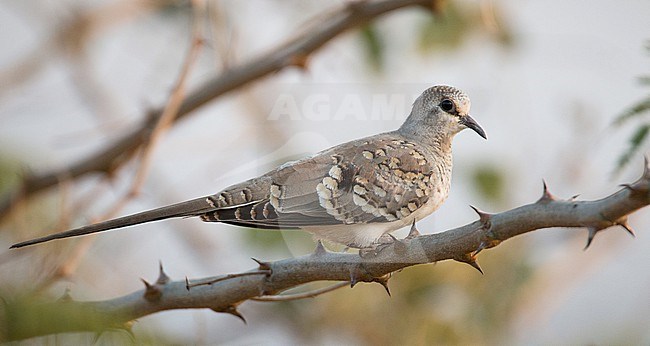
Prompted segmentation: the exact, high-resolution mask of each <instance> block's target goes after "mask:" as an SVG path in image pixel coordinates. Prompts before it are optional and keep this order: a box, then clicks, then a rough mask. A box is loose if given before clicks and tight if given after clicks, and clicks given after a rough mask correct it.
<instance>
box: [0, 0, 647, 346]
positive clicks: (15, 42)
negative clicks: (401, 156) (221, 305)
mask: <svg viewBox="0 0 650 346" xmlns="http://www.w3.org/2000/svg"><path fill="white" fill-rule="evenodd" d="M196 3H198V2H196ZM346 4H348V2H346V1H333V2H324V1H316V0H313V1H295V0H268V1H261V0H260V1H257V0H252V1H234V0H232V1H207V2H206V3H205V4H204V6H203V7H202V11H196V10H194V11H193V8H192V6H191V3H190V2H187V1H143V0H137V1H136V0H96V1H77V0H65V1H19V0H7V1H3V2H2V3H0V23H2V24H0V28H1V29H0V46H1V47H4V48H3V49H1V50H0V193H3V195H2V198H3V200H5V201H6V200H7V199H8V198H10V196H12V194H14V193H15V192H16V191H17V188H18V186H19V183H20V181H21V177H22V176H24V175H25V174H27V173H30V172H31V173H42V172H50V171H56V170H60V169H64V168H66V167H69V166H71V165H72V164H73V163H75V162H77V161H78V160H80V159H82V158H85V157H88V156H89V155H93V154H94V153H96V152H97V151H98V150H100V149H102V148H104V147H106V146H107V145H109V144H111V143H114V142H115V141H116V140H117V139H119V138H121V136H122V135H124V134H125V133H127V132H129V131H131V130H132V129H133V128H134V127H137V126H139V125H140V124H141V122H142V121H143V119H145V118H146V116H147V113H148V112H149V111H150V110H151V109H153V108H159V107H162V106H163V105H164V104H165V103H166V102H167V100H168V99H169V97H170V93H171V91H172V89H173V86H174V83H175V80H176V79H177V78H178V75H179V73H180V71H181V68H182V65H183V61H184V59H185V56H186V55H187V52H188V50H189V48H190V43H191V42H190V41H191V40H190V37H191V35H192V30H193V29H192V27H193V25H196V23H197V19H196V17H195V19H194V20H193V13H199V14H200V17H198V18H199V19H198V23H199V24H198V26H199V27H200V30H201V32H202V36H203V39H204V40H205V44H204V45H203V47H202V48H201V50H200V51H199V55H198V59H197V61H196V63H195V64H194V65H193V66H192V69H191V70H190V72H189V74H188V80H187V88H188V90H189V91H191V90H195V89H197V88H198V87H200V86H201V85H202V83H204V82H205V81H207V80H209V79H210V78H214V77H215V76H218V75H219V74H220V73H222V72H223V71H224V70H227V69H229V68H231V67H234V66H239V65H241V64H244V63H246V62H247V61H250V60H251V59H253V58H256V57H259V56H263V55H264V54H267V53H268V52H269V51H271V50H273V49H276V47H278V46H279V45H281V44H282V43H283V42H286V41H287V40H288V39H291V38H293V37H296V36H298V35H300V34H302V33H304V32H306V31H308V30H310V29H311V28H313V27H314V26H315V25H321V24H319V23H323V22H328V21H332V20H334V19H336V14H337V13H338V12H337V11H339V10H340V9H341V7H342V6H345V5H346ZM436 9H437V10H436V11H434V12H432V11H431V9H426V8H420V7H409V8H406V9H401V10H396V11H394V12H392V13H389V14H388V15H386V16H382V17H380V18H379V19H378V20H376V21H373V22H371V23H370V24H368V25H365V26H362V27H357V28H354V29H352V30H350V31H347V32H346V33H344V34H343V35H340V36H338V37H337V38H335V39H334V40H332V41H331V42H329V43H328V44H326V45H325V46H324V47H323V48H321V49H320V50H318V51H316V52H315V53H314V54H312V55H310V56H309V57H308V59H307V60H306V61H305V62H304V64H302V65H304V68H301V67H289V68H286V69H283V70H281V71H279V72H277V73H274V74H272V75H270V76H268V77H265V78H262V79H259V80H257V81H255V82H254V83H252V84H248V85H247V86H245V87H242V88H238V89H236V90H234V91H233V92H230V93H228V94H226V95H224V96H223V97H220V98H218V99H216V100H214V101H213V102H211V103H209V104H207V105H206V106H204V107H201V108H199V109H198V110H196V111H195V112H193V113H192V114H190V115H188V116H186V117H185V118H184V119H182V120H180V121H179V122H178V123H176V124H175V125H174V126H173V128H171V129H170V130H169V131H168V132H166V133H165V134H164V135H163V136H162V138H161V139H160V140H159V141H158V142H157V144H156V145H155V146H154V148H153V149H152V150H151V159H150V162H149V164H148V166H147V167H148V174H147V175H146V180H144V182H143V183H142V184H141V185H140V186H139V193H138V194H130V193H129V192H130V190H131V188H132V186H133V184H134V176H136V175H137V174H138V173H137V172H138V170H139V169H140V168H139V167H140V165H139V161H138V160H131V161H127V162H126V163H125V164H124V165H123V166H121V167H120V168H119V169H116V170H112V171H111V174H99V173H97V174H92V175H87V176H84V177H83V178H80V179H75V180H72V181H70V180H68V181H65V180H62V182H61V183H60V184H58V186H57V187H55V188H53V189H48V190H46V191H45V192H42V193H39V194H37V195H34V196H32V197H30V198H28V199H25V200H22V201H21V202H20V203H17V204H15V205H13V207H12V208H11V210H10V212H6V213H4V214H3V215H2V219H1V220H0V221H1V223H0V248H1V249H2V250H0V278H1V279H0V296H2V297H3V298H4V299H6V300H10V299H11V297H13V296H16V295H17V294H19V293H24V292H26V291H30V292H31V291H33V292H34V293H35V294H38V295H41V296H44V297H50V298H51V299H55V298H57V297H59V296H61V295H62V294H63V293H64V292H65V290H66V289H69V290H70V295H71V296H72V297H73V298H74V299H77V300H103V299H109V298H113V297H117V296H121V295H124V294H127V293H130V292H132V291H134V290H138V289H141V288H142V287H141V286H142V284H141V282H140V280H139V278H140V277H142V278H146V279H149V280H150V281H152V280H155V277H156V276H157V267H158V261H159V260H160V261H161V262H162V263H163V265H164V266H165V268H166V272H167V273H168V274H169V275H170V276H171V277H172V279H175V280H182V279H183V278H184V277H186V276H187V277H189V278H200V277H205V276H212V275H217V274H223V273H232V272H239V271H244V270H247V269H250V268H252V267H254V263H253V262H252V261H251V260H250V257H256V258H260V259H263V260H276V259H282V258H286V257H290V256H298V255H303V254H306V253H309V252H310V251H312V249H313V247H314V242H313V241H312V239H311V238H310V236H309V235H306V234H303V233H300V232H268V231H255V230H246V229H241V228H237V227H232V226H228V225H219V224H206V223H202V222H200V221H199V220H197V219H189V220H173V221H167V222H160V223H154V224H147V225H142V226H137V227H134V228H130V229H128V230H122V231H115V232H109V233H103V234H101V235H99V236H93V237H84V238H80V239H74V240H67V241H57V242H53V243H48V244H46V245H43V246H38V247H33V248H27V249H24V250H19V251H8V250H6V249H7V248H8V246H9V245H10V244H12V243H14V242H17V241H19V240H24V239H27V238H31V237H34V236H37V235H42V234H46V233H50V232H53V231H55V230H62V229H64V228H68V227H70V226H77V225H81V224H85V223H88V222H93V221H96V220H98V219H100V218H104V217H107V216H118V215H124V214H127V213H132V212H137V211H141V210H143V209H147V208H153V207H157V206H162V205H166V204H170V203H174V202H178V201H182V200H186V199H190V198H195V197H198V196H203V195H207V194H211V193H214V192H217V191H219V190H220V189H222V188H224V187H226V186H228V185H230V184H233V183H237V182H239V181H242V180H245V179H248V178H251V177H253V176H256V175H258V174H262V173H264V172H266V171H267V170H269V169H271V168H273V167H275V166H276V165H278V164H280V163H282V162H285V161H287V160H292V159H296V158H300V157H303V156H305V155H308V154H311V153H315V152H318V151H320V150H323V149H326V148H328V147H330V146H332V145H336V144H338V143H341V142H344V141H348V140H352V139H356V138H359V137H363V136H367V135H372V134H375V133H378V132H383V131H389V130H392V129H395V128H397V127H398V126H399V125H400V124H401V122H402V121H403V120H404V119H405V117H406V115H408V112H409V111H410V106H411V102H412V101H413V100H414V98H415V97H416V96H417V95H419V94H420V93H421V92H422V91H423V90H424V89H426V88H427V87H429V86H431V85H434V84H450V85H454V86H457V87H459V88H461V89H463V90H465V91H466V92H467V93H468V94H469V95H470V97H471V99H472V105H473V106H472V112H471V113H472V115H473V117H474V118H475V119H476V120H477V121H478V122H479V123H480V124H481V125H482V126H483V128H484V129H485V130H486V132H487V134H488V137H489V140H488V141H484V140H483V139H481V138H480V137H479V136H476V135H475V134H473V133H472V132H471V131H465V132H463V133H461V134H459V135H458V136H457V137H456V139H455V141H454V159H455V163H454V176H453V183H452V188H451V194H450V197H449V199H448V201H447V202H446V204H444V206H443V207H442V208H441V209H440V210H438V211H437V212H436V213H435V214H434V215H432V216H430V217H428V218H427V219H425V220H423V221H421V222H420V223H419V229H420V230H421V231H422V232H423V233H434V232H441V231H444V230H446V229H449V228H453V227H457V226H461V225H464V224H466V223H469V222H472V221H474V220H475V219H476V215H475V214H474V213H473V212H472V210H471V209H470V208H469V207H468V205H469V204H471V205H474V206H477V207H478V208H480V209H482V210H485V211H489V212H500V211H505V210H507V209H510V208H514V207H517V206H519V205H522V204H527V203H531V202H534V201H535V200H537V199H538V198H539V197H540V196H541V193H542V179H545V181H546V182H547V183H548V185H549V187H550V190H551V192H552V193H553V194H555V195H557V196H559V197H563V198H568V197H571V196H573V195H576V194H580V198H581V199H597V198H601V197H604V196H606V195H608V194H610V193H613V192H614V191H616V190H617V189H619V187H618V184H620V183H625V182H631V181H633V180H635V179H636V178H637V177H638V176H639V175H640V174H641V171H642V162H643V155H644V153H646V152H647V149H648V146H647V144H646V143H645V142H646V141H645V140H646V135H647V133H648V129H649V125H648V118H647V114H644V112H645V111H646V110H647V109H649V108H650V99H649V98H648V97H649V96H648V95H649V94H650V93H649V91H650V90H649V87H650V83H649V80H650V71H649V67H650V43H649V42H650V41H649V40H650V21H649V20H648V18H650V2H648V1H645V0H636V1H634V0H631V1H625V2H612V1H577V0H568V1H556V2H553V3H552V4H550V3H549V2H547V1H539V0H537V1H534V0H523V1H514V0H513V1H505V0H502V1H499V0H494V1H488V0H484V1H472V0H449V1H445V2H444V3H442V2H440V3H438V5H437V6H436ZM193 23H194V24H193ZM195 27H196V26H195ZM298 65H300V64H298ZM62 178H63V177H62ZM630 224H631V226H632V227H633V228H635V229H636V230H637V237H636V239H633V238H631V237H630V236H628V235H627V234H626V232H625V231H624V230H622V229H615V228H613V229H610V230H607V231H605V232H601V233H599V234H598V235H597V237H596V239H595V240H594V243H593V244H592V245H591V247H590V248H589V249H588V250H587V251H583V250H582V249H583V247H584V245H585V243H586V239H587V231H586V230H584V229H575V230H574V229H572V230H566V229H552V230H542V231H538V232H533V233H531V234H526V235H524V236H521V237H517V238H515V239H511V240H508V241H507V242H505V243H503V244H502V245H500V246H498V247H496V248H495V249H492V250H488V251H484V252H483V253H482V254H481V255H480V256H479V263H480V264H481V266H482V268H483V270H484V272H485V275H483V276H481V275H480V274H479V273H477V272H476V271H475V270H474V269H472V268H470V267H469V266H466V265H462V264H459V263H456V262H452V261H446V262H441V263H438V264H436V265H426V266H418V267H411V268H408V269H405V270H403V271H401V272H399V273H396V274H395V275H394V277H393V279H392V280H391V281H390V284H389V285H390V287H391V292H392V298H389V297H388V296H387V295H386V293H385V292H384V289H383V288H382V287H380V286H379V285H376V284H359V285H357V286H355V287H354V289H349V288H343V289H340V290H337V291H335V292H332V293H329V294H326V295H323V296H319V297H317V298H313V299H308V300H300V301H294V302H285V303H260V302H246V303H244V304H242V305H241V306H240V308H239V309H240V312H241V313H242V314H243V315H244V316H245V317H246V320H247V322H248V323H247V324H243V323H242V322H241V321H240V320H239V319H237V318H234V317H233V316H230V315H227V314H217V313H214V312H212V311H209V310H183V311H167V312H162V313H158V314H155V315H151V316H147V317H144V318H141V319H139V320H138V321H137V322H136V323H135V324H134V326H133V331H134V334H135V337H136V340H137V342H139V343H156V344H160V343H191V344H214V343H219V344H233V345H240V344H260V343H264V344H298V343H300V344H358V343H361V344H497V343H498V344H581V345H584V344H596V345H599V344H637V345H647V344H650V329H649V328H648V326H649V325H650V303H648V302H650V274H649V273H650V271H649V269H650V268H649V267H648V262H649V261H648V260H649V259H650V257H648V249H650V234H648V232H647V227H648V226H650V214H649V213H648V211H647V210H641V211H639V212H637V213H635V214H633V215H632V216H631V218H630ZM399 235H400V236H404V235H405V233H404V232H403V231H402V232H400V233H399ZM313 287H320V286H319V285H314V286H312V288H313ZM302 290H305V289H302ZM92 340H93V335H92V334H90V333H86V334H68V335H63V336H49V337H43V338H40V339H34V340H33V341H34V342H35V343H52V342H54V343H59V342H61V343H63V344H71V343H87V342H91V341H92ZM128 340H129V336H128V335H126V333H123V332H119V331H116V332H109V333H106V334H104V335H102V336H101V337H100V339H99V343H100V344H111V343H123V342H128Z"/></svg>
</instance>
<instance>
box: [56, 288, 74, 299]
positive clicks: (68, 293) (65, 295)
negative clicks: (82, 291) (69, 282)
mask: <svg viewBox="0 0 650 346" xmlns="http://www.w3.org/2000/svg"><path fill="white" fill-rule="evenodd" d="M57 301H59V302H71V301H72V296H71V295H70V288H69V287H66V288H65V292H63V295H62V296H61V297H59V299H57Z"/></svg>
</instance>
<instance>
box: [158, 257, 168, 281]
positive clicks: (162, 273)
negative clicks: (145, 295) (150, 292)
mask: <svg viewBox="0 0 650 346" xmlns="http://www.w3.org/2000/svg"><path fill="white" fill-rule="evenodd" d="M170 280H171V279H170V278H169V276H167V274H165V270H164V269H163V265H162V261H158V279H157V280H156V285H165V284H167V283H168V282H169V281H170Z"/></svg>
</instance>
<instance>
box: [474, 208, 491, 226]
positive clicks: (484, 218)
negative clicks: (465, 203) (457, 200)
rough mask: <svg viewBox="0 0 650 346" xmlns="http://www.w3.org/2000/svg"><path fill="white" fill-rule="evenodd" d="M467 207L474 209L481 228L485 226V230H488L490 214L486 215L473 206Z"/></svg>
mask: <svg viewBox="0 0 650 346" xmlns="http://www.w3.org/2000/svg"><path fill="white" fill-rule="evenodd" d="M469 207H470V208H472V209H474V212H476V214H478V217H479V221H481V223H482V224H483V226H485V228H490V219H491V218H492V214H490V213H486V212H484V211H482V210H480V209H478V208H476V207H475V206H473V205H470V206H469Z"/></svg>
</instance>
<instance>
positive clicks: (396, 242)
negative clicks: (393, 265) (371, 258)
mask: <svg viewBox="0 0 650 346" xmlns="http://www.w3.org/2000/svg"><path fill="white" fill-rule="evenodd" d="M387 234H388V235H389V236H390V237H391V238H392V239H393V243H392V244H388V245H393V251H395V253H396V254H399V255H403V254H405V253H406V249H408V245H407V244H406V243H405V242H404V241H402V240H400V239H397V238H395V236H394V235H392V234H390V233H387ZM382 250H383V249H382ZM379 252H381V250H380V251H379Z"/></svg>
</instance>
